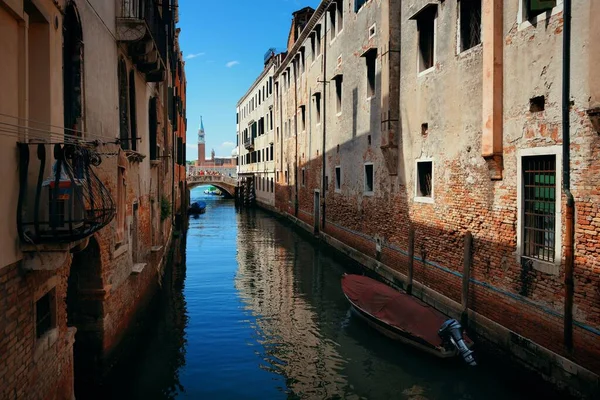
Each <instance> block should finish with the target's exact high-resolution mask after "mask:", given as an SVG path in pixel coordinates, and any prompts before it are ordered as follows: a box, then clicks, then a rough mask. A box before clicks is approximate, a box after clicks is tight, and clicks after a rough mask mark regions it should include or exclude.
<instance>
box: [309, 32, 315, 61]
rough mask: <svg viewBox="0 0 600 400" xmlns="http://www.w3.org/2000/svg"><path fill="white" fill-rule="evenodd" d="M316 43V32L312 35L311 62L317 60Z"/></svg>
mask: <svg viewBox="0 0 600 400" xmlns="http://www.w3.org/2000/svg"><path fill="white" fill-rule="evenodd" d="M315 43H316V38H315V32H313V33H312V34H311V35H310V58H311V60H312V61H313V62H314V61H315V59H316V48H315V47H316V46H315Z"/></svg>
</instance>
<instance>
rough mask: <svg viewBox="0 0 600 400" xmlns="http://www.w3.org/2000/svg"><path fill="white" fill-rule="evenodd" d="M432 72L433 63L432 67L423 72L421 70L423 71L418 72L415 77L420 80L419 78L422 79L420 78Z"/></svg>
mask: <svg viewBox="0 0 600 400" xmlns="http://www.w3.org/2000/svg"><path fill="white" fill-rule="evenodd" d="M433 71H435V63H434V65H433V67H429V68H427V69H425V70H423V71H421V72H419V73H418V74H417V77H419V78H420V77H422V76H425V75H429V74H430V73H432V72H433Z"/></svg>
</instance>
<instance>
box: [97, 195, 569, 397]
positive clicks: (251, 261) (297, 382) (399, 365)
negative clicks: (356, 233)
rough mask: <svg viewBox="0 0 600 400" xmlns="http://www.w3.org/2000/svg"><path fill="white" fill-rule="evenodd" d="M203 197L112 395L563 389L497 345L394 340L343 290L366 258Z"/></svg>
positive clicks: (532, 392) (535, 392) (536, 392)
mask: <svg viewBox="0 0 600 400" xmlns="http://www.w3.org/2000/svg"><path fill="white" fill-rule="evenodd" d="M202 190H203V188H199V189H196V190H194V191H193V192H192V199H193V200H195V199H197V198H200V197H203V196H202ZM203 199H204V200H206V201H207V203H208V206H207V212H206V214H204V215H201V216H199V217H198V218H191V219H190V224H189V230H188V232H187V238H186V240H185V241H184V242H185V245H186V252H185V260H184V262H183V263H182V265H179V266H175V267H173V268H172V269H170V270H169V271H168V272H167V276H166V277H165V280H164V282H163V289H162V291H161V293H160V295H159V300H158V304H157V305H156V306H155V308H154V309H153V310H152V316H151V321H150V322H149V323H148V324H147V326H145V328H144V334H143V335H141V336H140V337H139V338H136V340H135V343H136V345H135V349H134V350H132V354H131V355H130V356H129V357H128V358H127V361H125V362H122V363H121V364H120V365H118V366H116V367H115V368H114V371H113V374H112V377H111V379H110V380H109V382H108V385H107V387H106V388H105V389H106V393H105V395H106V396H108V397H106V398H109V397H110V398H130V399H133V398H139V399H159V398H164V399H171V398H182V399H183V398H187V399H278V398H291V399H412V400H424V399H431V400H433V399H530V398H546V399H552V398H558V396H555V395H553V394H552V393H550V392H549V390H547V389H546V390H540V385H539V382H538V381H537V380H536V379H533V378H531V377H530V376H528V374H523V373H521V372H517V371H516V370H515V369H514V368H513V367H512V366H509V365H508V364H505V363H502V362H500V361H499V360H498V359H497V358H495V357H493V356H491V355H488V353H485V352H479V353H478V355H479V361H480V365H479V366H478V367H476V368H469V367H467V366H466V365H463V363H462V362H461V361H460V360H458V359H457V360H442V361H440V360H438V359H435V358H433V357H431V356H428V355H425V354H422V353H420V352H418V351H416V350H412V349H410V348H407V347H405V346H403V345H400V344H398V343H396V342H393V341H391V340H389V339H387V338H386V337H384V336H382V335H380V334H379V333H378V332H376V331H374V330H372V329H371V328H370V327H369V326H367V325H366V324H364V323H363V322H362V321H361V320H359V319H358V318H357V317H356V316H354V315H353V314H351V313H350V310H349V306H348V304H347V302H346V300H345V298H344V296H343V294H342V292H341V288H340V277H341V275H342V274H343V273H344V272H360V271H359V270H358V269H357V267H356V266H354V267H352V266H350V263H348V262H347V261H346V260H344V259H343V258H341V257H340V256H339V255H337V254H336V253H332V252H330V251H328V250H327V249H323V248H320V247H319V246H318V245H316V244H315V243H312V242H311V240H310V239H309V238H307V237H305V236H304V235H302V234H299V233H298V232H297V231H296V230H294V229H293V228H292V227H291V226H289V225H287V224H286V223H285V222H282V221H280V220H278V219H276V218H274V217H273V216H271V215H269V214H267V213H265V212H262V211H257V210H250V211H248V210H244V211H238V210H236V209H235V206H234V203H233V202H232V201H226V200H216V199H214V198H213V199H210V198H203ZM546 391H548V392H549V393H544V392H546Z"/></svg>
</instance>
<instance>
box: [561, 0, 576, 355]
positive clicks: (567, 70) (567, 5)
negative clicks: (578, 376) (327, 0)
mask: <svg viewBox="0 0 600 400" xmlns="http://www.w3.org/2000/svg"><path fill="white" fill-rule="evenodd" d="M563 20H564V25H563V76H562V130H563V143H562V157H563V165H562V167H563V190H564V192H565V195H566V197H567V212H566V215H565V222H566V227H565V282H564V283H565V311H564V314H565V316H564V341H565V347H566V348H567V350H569V351H570V350H571V349H572V348H573V292H574V284H573V268H574V252H573V247H574V241H575V237H574V232H575V199H574V197H573V194H572V193H571V166H570V165H571V153H570V143H571V131H570V128H571V126H570V119H569V118H570V110H569V108H570V97H571V93H570V90H571V86H570V79H571V0H564V3H563Z"/></svg>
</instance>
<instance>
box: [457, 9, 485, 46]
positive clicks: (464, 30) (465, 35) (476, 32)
mask: <svg viewBox="0 0 600 400" xmlns="http://www.w3.org/2000/svg"><path fill="white" fill-rule="evenodd" d="M481 1H482V0H460V2H459V12H460V14H459V21H460V30H459V34H460V51H465V50H468V49H470V48H472V47H475V46H477V45H478V44H479V43H481Z"/></svg>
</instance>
